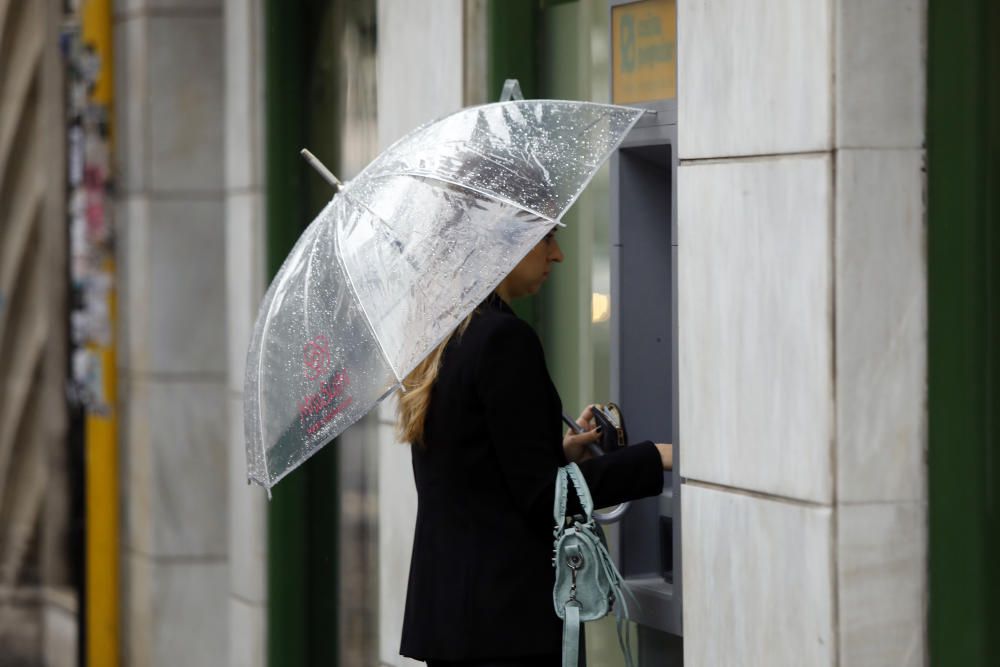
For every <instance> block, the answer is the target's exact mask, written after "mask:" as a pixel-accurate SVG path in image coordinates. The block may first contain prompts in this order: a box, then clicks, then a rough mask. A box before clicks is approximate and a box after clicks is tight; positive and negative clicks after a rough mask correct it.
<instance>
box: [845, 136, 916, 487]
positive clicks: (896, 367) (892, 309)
mask: <svg viewBox="0 0 1000 667" xmlns="http://www.w3.org/2000/svg"><path fill="white" fill-rule="evenodd" d="M923 166H924V156H923V151H921V150H841V151H839V152H838V153H837V221H836V267H837V269H836V270H837V289H836V295H837V296H836V301H837V324H836V329H837V355H836V357H837V452H836V454H837V467H838V473H837V497H838V500H840V501H841V502H867V501H880V500H881V501H885V500H920V499H923V498H925V497H926V466H925V463H924V458H925V450H926V441H927V360H926V357H927V280H926V276H927V265H926V259H925V242H926V237H925V224H924V174H923Z"/></svg>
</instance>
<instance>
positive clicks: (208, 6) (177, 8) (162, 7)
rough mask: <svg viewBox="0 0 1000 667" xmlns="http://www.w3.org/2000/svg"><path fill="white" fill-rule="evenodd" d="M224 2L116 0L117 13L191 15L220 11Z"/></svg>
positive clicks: (219, 0) (213, 0)
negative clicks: (150, 12)
mask: <svg viewBox="0 0 1000 667" xmlns="http://www.w3.org/2000/svg"><path fill="white" fill-rule="evenodd" d="M221 4H222V0H115V3H114V5H115V12H116V13H127V12H133V13H134V12H149V11H154V12H157V13H160V14H165V13H178V14H179V13H185V12H186V13H191V12H197V11H201V12H205V11H212V10H218V8H219V6H220V5H221Z"/></svg>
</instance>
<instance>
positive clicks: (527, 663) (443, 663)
mask: <svg viewBox="0 0 1000 667" xmlns="http://www.w3.org/2000/svg"><path fill="white" fill-rule="evenodd" d="M581 662H582V661H581ZM560 665H562V656H561V655H559V654H558V653H556V654H554V655H541V656H532V657H527V658H500V659H499V660H460V661H458V662H452V661H450V660H428V661H427V667H560Z"/></svg>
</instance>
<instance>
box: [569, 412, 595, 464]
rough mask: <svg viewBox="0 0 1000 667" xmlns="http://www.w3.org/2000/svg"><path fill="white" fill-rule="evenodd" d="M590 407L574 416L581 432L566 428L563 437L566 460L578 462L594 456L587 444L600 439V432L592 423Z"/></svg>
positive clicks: (592, 415) (592, 417) (592, 414)
mask: <svg viewBox="0 0 1000 667" xmlns="http://www.w3.org/2000/svg"><path fill="white" fill-rule="evenodd" d="M592 407H593V406H591V405H588V406H587V407H586V408H585V409H584V411H583V412H581V413H580V416H579V417H577V418H576V424H577V426H579V427H580V428H582V429H583V431H584V432H583V433H579V434H577V433H574V432H573V431H572V429H566V435H565V436H564V437H563V453H564V454H565V455H566V460H567V461H570V462H572V463H580V462H581V461H586V460H587V459H590V458H593V456H594V455H593V454H592V453H591V451H590V447H589V445H590V444H591V443H594V442H597V441H598V439H600V437H601V432H600V431H598V430H597V427H596V424H595V423H594V413H593V412H592V411H591V408H592Z"/></svg>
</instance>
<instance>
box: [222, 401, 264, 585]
mask: <svg viewBox="0 0 1000 667" xmlns="http://www.w3.org/2000/svg"><path fill="white" fill-rule="evenodd" d="M228 404H229V415H228V417H229V438H228V441H227V442H228V453H227V454H228V455H227V457H226V463H227V465H228V472H229V478H228V479H229V491H228V493H229V496H228V501H229V502H228V507H229V511H228V516H227V522H228V528H229V535H228V547H229V590H230V591H231V592H232V594H233V595H234V596H235V597H238V598H240V599H241V600H244V601H245V602H249V603H255V604H263V603H264V602H266V600H267V511H268V509H267V492H266V491H265V490H264V489H263V488H262V487H261V486H259V485H257V484H247V483H246V478H247V463H246V447H245V445H244V442H245V439H244V436H243V400H242V398H241V397H240V395H238V394H232V393H230V395H229V398H228Z"/></svg>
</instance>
